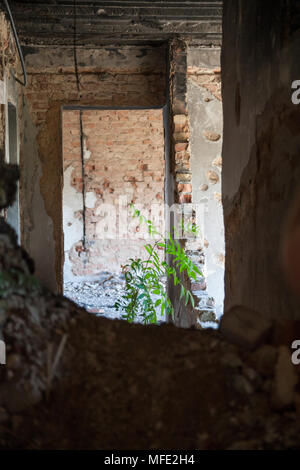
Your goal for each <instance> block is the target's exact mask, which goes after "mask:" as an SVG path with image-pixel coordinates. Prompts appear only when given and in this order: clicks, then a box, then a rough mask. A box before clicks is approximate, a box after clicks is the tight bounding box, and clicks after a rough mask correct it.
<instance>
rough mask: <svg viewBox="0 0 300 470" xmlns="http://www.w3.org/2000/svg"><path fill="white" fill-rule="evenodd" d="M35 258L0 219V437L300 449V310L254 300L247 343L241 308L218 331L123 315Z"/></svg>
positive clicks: (114, 445) (60, 445) (52, 443)
mask: <svg viewBox="0 0 300 470" xmlns="http://www.w3.org/2000/svg"><path fill="white" fill-rule="evenodd" d="M32 270H33V266H32V262H31V261H30V259H29V258H28V256H27V255H26V254H25V253H24V251H23V250H22V249H21V248H20V247H18V246H17V242H16V237H15V236H14V234H13V232H12V231H11V230H10V229H9V227H8V226H7V225H6V224H5V223H3V222H2V224H1V227H0V274H1V289H0V334H1V338H3V339H4V341H5V344H6V348H7V356H6V362H7V363H6V365H1V366H0V448H1V449H120V450H122V449H175V450H176V449H180V450H182V449H193V450H203V449H236V450H237V449H238V450H242V449H300V419H299V415H300V398H299V397H300V370H299V369H300V365H298V366H296V365H293V364H292V363H291V353H292V351H291V338H294V337H295V334H298V332H300V324H299V322H296V321H286V322H284V321H283V320H282V322H281V323H275V324H274V323H272V325H269V324H265V323H264V322H261V321H260V320H259V317H258V316H257V314H256V312H252V313H251V312H249V315H248V320H249V321H250V319H251V321H250V324H251V332H252V334H251V338H250V339H251V342H250V343H251V344H248V343H249V342H248V338H247V337H245V335H244V329H245V325H244V323H243V321H242V318H241V316H240V314H239V311H234V312H233V313H232V312H231V314H230V312H229V313H228V314H229V316H228V318H229V320H228V322H227V324H226V321H225V323H224V325H225V326H226V328H225V326H223V328H222V329H223V331H222V329H221V331H220V330H217V331H216V330H212V329H207V330H198V329H180V328H176V327H174V326H172V325H168V324H165V325H162V326H147V327H145V326H143V325H139V324H128V323H127V322H125V321H118V320H110V319H106V318H99V317H98V316H96V315H91V314H89V313H87V312H86V311H84V310H83V309H80V307H78V306H77V305H76V304H74V303H73V302H71V301H70V300H68V299H66V298H63V297H60V296H56V295H54V294H52V293H51V292H49V291H47V290H46V289H45V288H43V286H41V285H40V284H39V283H38V282H37V281H36V279H35V278H34V277H33V275H32ZM239 308H240V307H239ZM252 317H253V319H254V318H256V321H257V325H255V322H254V323H253V321H252ZM225 318H226V313H225V315H224V319H225ZM230 318H231V319H230ZM230 322H232V327H231V329H230ZM231 334H232V338H233V339H234V341H235V343H236V344H232V343H231V340H229V338H230V337H231V336H230V335H231ZM298 337H299V336H298ZM249 346H251V348H252V349H250V347H249Z"/></svg>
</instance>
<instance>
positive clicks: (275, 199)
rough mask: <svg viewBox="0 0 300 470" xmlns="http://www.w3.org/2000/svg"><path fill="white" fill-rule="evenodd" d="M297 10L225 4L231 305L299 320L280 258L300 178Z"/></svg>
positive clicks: (291, 5)
mask: <svg viewBox="0 0 300 470" xmlns="http://www.w3.org/2000/svg"><path fill="white" fill-rule="evenodd" d="M267 5H269V7H267ZM299 9H300V4H299V2H298V1H297V0H292V1H289V2H287V1H285V0H280V1H278V2H275V3H274V2H272V3H271V2H260V1H251V2H233V1H226V2H224V17H223V50H222V63H221V65H222V86H223V93H222V94H223V109H224V117H225V120H224V140H223V168H224V169H223V204H224V216H225V228H226V235H225V237H226V279H225V289H226V291H225V294H226V295H225V307H226V308H227V309H229V308H230V307H231V306H233V305H235V304H242V305H244V306H247V307H250V308H252V309H254V310H257V311H259V312H261V313H262V314H263V315H265V316H269V317H294V318H299V317H300V313H299V312H300V311H299V305H297V304H296V302H295V301H294V300H293V299H292V297H291V294H290V292H289V291H288V289H287V287H286V285H285V282H284V280H283V276H282V271H281V266H280V262H279V249H280V239H281V232H282V226H283V223H284V220H285V217H286V214H287V211H288V209H289V207H290V205H291V202H292V200H293V198H294V196H295V194H296V193H297V191H298V190H299V181H300V165H299V160H300V135H299V129H300V107H299V105H295V104H293V103H292V101H291V95H292V91H293V90H292V89H291V85H292V82H293V81H294V80H299V79H300V62H299V57H300V39H299V14H300V11H299ZM297 21H298V23H297ZM249 31H256V33H255V34H256V41H255V43H254V41H253V35H252V34H249ZM225 315H226V313H225Z"/></svg>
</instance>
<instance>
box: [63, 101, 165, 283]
mask: <svg viewBox="0 0 300 470" xmlns="http://www.w3.org/2000/svg"><path fill="white" fill-rule="evenodd" d="M81 123H82V135H83V139H84V142H83V146H84V155H83V157H84V173H85V176H84V182H83V175H82V172H83V169H82V158H81V145H80V144H81V142H80V140H81V139H80V111H68V110H65V111H63V158H64V189H63V220H64V223H63V230H64V252H65V264H64V281H70V280H75V278H77V279H78V277H82V276H91V275H94V276H95V275H97V274H100V273H101V272H102V271H109V272H120V270H121V266H122V265H125V264H127V263H128V260H129V259H130V258H135V257H137V258H142V259H144V258H145V253H146V252H145V250H144V244H145V243H146V241H145V238H144V237H145V236H147V233H146V232H145V226H144V225H143V224H141V225H140V224H139V222H138V220H136V219H135V220H133V219H132V217H131V215H130V211H129V209H128V205H129V204H130V203H131V202H133V203H134V205H135V207H136V208H137V209H139V210H141V212H142V214H143V215H144V216H146V217H147V218H151V220H153V222H154V223H155V220H157V222H158V221H159V213H160V214H161V216H160V224H159V225H157V228H158V229H159V231H160V233H163V231H164V223H163V221H164V174H165V162H164V129H163V111H162V109H153V110H147V109H144V110H133V109H131V110H83V111H81ZM83 206H84V209H83ZM151 208H152V212H151ZM83 211H84V217H83ZM155 225H156V223H155ZM84 231H85V234H86V238H85V243H84V245H85V247H84V246H83V232H84ZM127 237H128V238H127ZM85 248H86V249H85Z"/></svg>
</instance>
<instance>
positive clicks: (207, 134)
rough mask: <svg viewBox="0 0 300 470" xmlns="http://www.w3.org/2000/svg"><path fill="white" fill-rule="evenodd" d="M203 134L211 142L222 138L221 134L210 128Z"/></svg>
mask: <svg viewBox="0 0 300 470" xmlns="http://www.w3.org/2000/svg"><path fill="white" fill-rule="evenodd" d="M203 135H204V137H205V138H206V139H207V140H210V141H211V142H217V141H218V140H220V138H221V135H220V134H218V133H217V132H213V131H209V130H206V131H204V132H203Z"/></svg>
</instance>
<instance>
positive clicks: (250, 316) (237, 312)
mask: <svg viewBox="0 0 300 470" xmlns="http://www.w3.org/2000/svg"><path fill="white" fill-rule="evenodd" d="M271 327H272V322H271V320H269V319H268V318H265V317H264V316H263V315H262V314H260V313H259V312H256V311H254V310H250V309H248V308H246V307H243V306H235V307H232V308H231V309H230V310H229V311H227V312H225V314H224V315H223V317H222V320H221V324H220V331H221V333H222V334H223V335H224V337H225V338H226V339H228V340H229V341H231V342H233V343H235V344H238V345H239V346H242V347H244V348H247V349H254V348H255V347H257V346H258V345H259V344H261V343H262V342H263V341H264V340H265V339H266V338H267V336H268V335H269V333H270V332H271Z"/></svg>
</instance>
